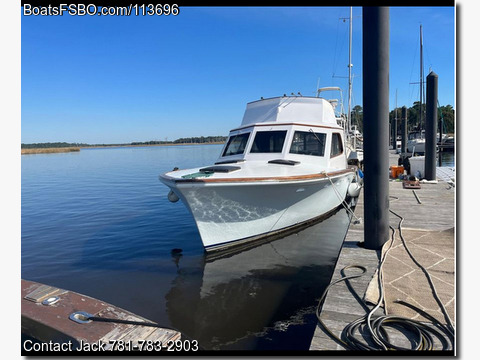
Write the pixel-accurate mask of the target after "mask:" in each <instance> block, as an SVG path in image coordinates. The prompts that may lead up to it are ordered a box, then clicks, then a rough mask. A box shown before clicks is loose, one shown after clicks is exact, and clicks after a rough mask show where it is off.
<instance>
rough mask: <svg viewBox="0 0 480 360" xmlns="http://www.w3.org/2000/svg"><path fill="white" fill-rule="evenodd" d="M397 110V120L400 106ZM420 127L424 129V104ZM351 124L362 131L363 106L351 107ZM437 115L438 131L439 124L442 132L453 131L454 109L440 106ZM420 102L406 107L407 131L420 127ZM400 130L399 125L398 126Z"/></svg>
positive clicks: (393, 116)
mask: <svg viewBox="0 0 480 360" xmlns="http://www.w3.org/2000/svg"><path fill="white" fill-rule="evenodd" d="M396 111H397V114H396V116H397V120H398V121H400V120H401V119H402V108H401V107H399V108H396ZM422 111H423V115H422V125H421V127H422V129H425V115H426V114H425V104H423V106H422ZM351 117H352V124H353V125H357V127H358V129H359V130H360V131H361V132H363V126H364V122H363V108H362V107H361V106H360V105H356V106H355V107H354V108H353V109H352V113H351ZM437 117H438V131H440V126H443V129H442V132H443V133H444V134H445V133H451V134H454V133H455V109H453V107H452V105H446V106H440V107H438V108H437ZM389 119H390V120H393V119H395V109H393V110H392V111H390V113H389ZM419 119H420V102H419V101H416V102H414V103H413V106H412V107H409V108H408V109H407V122H408V126H407V127H408V131H413V130H418V129H419V127H420V124H419ZM442 124H443V125H442ZM398 129H399V132H400V127H398Z"/></svg>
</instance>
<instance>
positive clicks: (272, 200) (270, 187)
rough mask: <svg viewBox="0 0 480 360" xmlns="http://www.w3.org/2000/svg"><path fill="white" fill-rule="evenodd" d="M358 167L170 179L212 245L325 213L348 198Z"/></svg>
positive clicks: (217, 247)
mask: <svg viewBox="0 0 480 360" xmlns="http://www.w3.org/2000/svg"><path fill="white" fill-rule="evenodd" d="M353 177H354V172H347V173H343V174H340V175H335V176H324V177H321V178H317V179H308V180H295V181H252V182H248V181H244V182H242V183H236V182H231V183H229V182H226V183H213V184H211V183H204V182H198V183H197V182H185V183H168V182H165V183H166V185H168V186H169V187H170V188H171V189H172V191H173V192H175V193H176V194H177V196H178V197H179V198H180V199H181V200H182V202H184V203H185V205H186V206H187V208H188V209H189V211H190V212H191V213H192V215H193V217H194V219H195V222H196V225H197V227H198V230H199V233H200V236H201V238H202V242H203V245H204V247H205V250H206V251H215V250H221V249H224V248H227V247H231V246H234V245H240V244H244V243H246V242H250V241H254V240H258V239H261V238H264V237H268V236H271V235H274V234H277V233H279V232H281V231H283V230H288V229H289V228H291V227H293V226H298V225H299V224H302V223H305V222H308V221H309V220H312V219H315V218H318V217H321V216H322V215H325V214H327V213H329V212H330V211H332V210H334V209H336V208H337V207H338V206H339V205H340V204H341V203H342V201H343V200H344V199H345V197H346V195H347V191H348V187H349V185H350V183H351V182H352V180H353Z"/></svg>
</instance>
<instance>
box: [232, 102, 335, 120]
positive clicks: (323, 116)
mask: <svg viewBox="0 0 480 360" xmlns="http://www.w3.org/2000/svg"><path fill="white" fill-rule="evenodd" d="M259 123H295V124H306V125H325V126H331V127H338V124H337V121H336V119H335V113H334V110H333V107H332V105H331V104H330V103H329V102H328V101H327V100H325V99H322V98H317V97H303V96H288V97H275V98H270V99H262V100H258V101H254V102H251V103H248V104H247V109H246V110H245V114H244V116H243V120H242V125H241V127H244V126H248V125H254V124H259Z"/></svg>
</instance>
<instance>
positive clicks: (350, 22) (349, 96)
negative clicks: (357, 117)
mask: <svg viewBox="0 0 480 360" xmlns="http://www.w3.org/2000/svg"><path fill="white" fill-rule="evenodd" d="M349 27H350V36H349V48H348V114H347V124H348V131H350V130H351V128H352V123H351V121H352V119H351V117H352V66H353V65H352V7H351V6H350V21H349Z"/></svg>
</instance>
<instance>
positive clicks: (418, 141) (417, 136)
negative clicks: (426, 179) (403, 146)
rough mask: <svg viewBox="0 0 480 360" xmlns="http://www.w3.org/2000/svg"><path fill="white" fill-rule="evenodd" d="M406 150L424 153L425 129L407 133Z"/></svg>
mask: <svg viewBox="0 0 480 360" xmlns="http://www.w3.org/2000/svg"><path fill="white" fill-rule="evenodd" d="M407 152H409V153H412V154H413V153H415V154H425V130H422V131H421V132H420V131H413V132H411V133H409V134H408V141H407Z"/></svg>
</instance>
